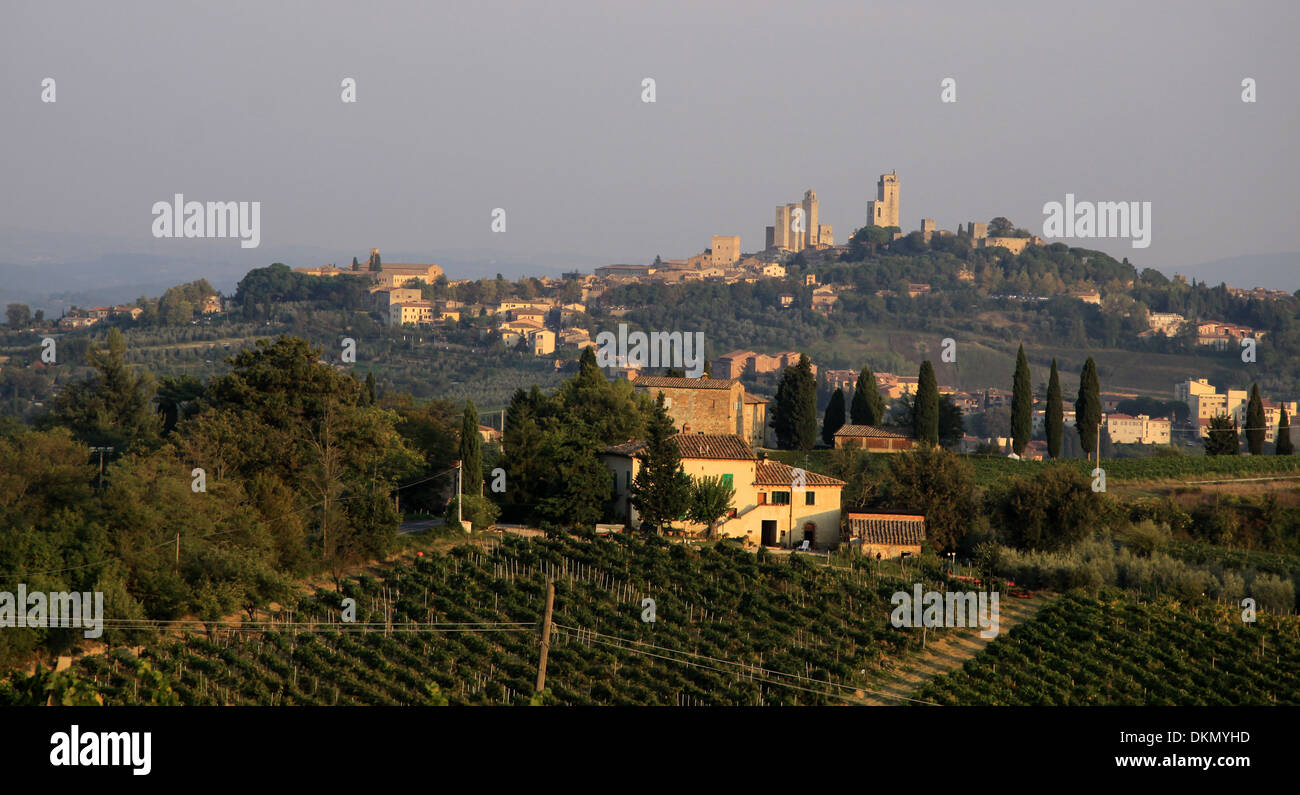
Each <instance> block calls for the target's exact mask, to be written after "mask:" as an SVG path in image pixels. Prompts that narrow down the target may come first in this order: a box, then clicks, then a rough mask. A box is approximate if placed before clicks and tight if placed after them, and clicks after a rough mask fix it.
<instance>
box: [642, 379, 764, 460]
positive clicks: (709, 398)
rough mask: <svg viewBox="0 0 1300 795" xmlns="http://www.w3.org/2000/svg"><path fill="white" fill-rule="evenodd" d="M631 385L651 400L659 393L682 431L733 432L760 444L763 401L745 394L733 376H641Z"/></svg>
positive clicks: (666, 408) (690, 432) (670, 415)
mask: <svg viewBox="0 0 1300 795" xmlns="http://www.w3.org/2000/svg"><path fill="white" fill-rule="evenodd" d="M632 386H633V387H634V388H635V389H636V391H638V392H641V393H643V394H646V395H649V397H650V399H651V400H654V399H655V398H657V397H658V396H659V394H660V393H662V394H663V396H664V409H665V410H667V412H668V416H669V417H672V419H673V423H674V424H675V425H676V426H677V427H678V428H679V429H681V432H682V433H684V434H695V433H705V434H736V435H737V436H739V437H740V438H742V439H744V440H745V443H746V444H747V445H750V446H752V447H761V446H763V442H764V439H765V436H766V432H767V401H766V400H763V399H762V398H759V397H755V396H753V395H749V394H746V392H745V387H744V385H743V384H741V383H740V381H738V380H736V379H734V378H674V377H666V376H643V377H640V378H636V379H635V380H633V381H632Z"/></svg>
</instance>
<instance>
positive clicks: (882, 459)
mask: <svg viewBox="0 0 1300 795" xmlns="http://www.w3.org/2000/svg"><path fill="white" fill-rule="evenodd" d="M768 455H769V456H771V457H772V458H774V459H776V460H778V461H781V462H782V463H785V464H789V465H790V466H797V467H803V468H805V469H808V470H809V471H812V472H821V473H823V474H831V475H833V474H835V473H834V472H833V471H831V451H829V450H810V451H806V452H803V451H797V450H780V451H768ZM889 458H890V457H889V456H887V455H873V456H868V459H867V464H868V466H869V471H870V472H872V473H874V474H876V475H880V476H883V475H884V474H885V473H886V472H887V471H888V468H889ZM962 458H963V459H964V460H966V461H969V462H970V464H971V466H972V467H973V468H974V470H975V481H976V483H977V484H978V485H979V486H982V487H988V486H991V485H993V484H995V483H998V482H1000V481H1003V480H1005V479H1006V478H1009V477H1016V476H1032V475H1036V474H1038V473H1039V472H1041V471H1042V469H1043V468H1044V467H1048V466H1052V465H1053V464H1054V463H1057V462H1053V461H1016V460H1014V459H1010V458H1005V457H1003V456H985V455H964V456H962ZM1060 463H1065V464H1068V465H1070V466H1072V467H1074V468H1075V469H1077V470H1078V471H1079V472H1080V473H1081V474H1083V475H1090V473H1091V472H1092V470H1093V467H1095V466H1096V463H1095V462H1092V461H1088V460H1085V459H1077V458H1076V459H1066V460H1063V461H1062V462H1060ZM1101 465H1102V468H1103V469H1105V470H1106V479H1107V481H1108V482H1109V483H1118V484H1123V483H1125V482H1130V483H1139V482H1145V481H1158V480H1181V481H1197V480H1215V479H1235V478H1253V477H1274V476H1296V478H1297V480H1296V483H1297V484H1300V456H1286V455H1280V456H1279V455H1259V456H1249V455H1226V456H1201V455H1179V456H1169V457H1153V458H1103V459H1102V462H1101Z"/></svg>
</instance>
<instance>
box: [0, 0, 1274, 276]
mask: <svg viewBox="0 0 1300 795" xmlns="http://www.w3.org/2000/svg"><path fill="white" fill-rule="evenodd" d="M882 6H883V7H882ZM1297 8H1300V4H1297V3H1295V2H1270V3H1265V2H1245V3H1233V2H1226V3H1216V4H1207V3H1192V2H1176V3H1175V2H1162V3H1134V2H1132V0H1125V1H1124V2H1114V3H1111V2H1088V3H1070V4H1055V3H1051V4H1048V3H1042V2H1037V1H1035V2H1024V3H997V2H980V3H971V2H964V1H963V2H954V3H921V2H905V3H890V4H878V3H870V2H865V0H849V1H848V2H838V1H837V0H819V1H818V2H810V3H789V2H781V3H769V2H737V3H713V2H707V1H705V0H688V1H687V2H674V1H667V0H654V1H653V2H609V3H596V2H582V3H578V2H563V1H562V0H555V1H552V2H543V3H528V4H522V3H521V4H515V3H509V4H507V3H491V2H480V1H479V0H474V1H473V2H459V3H396V2H365V3H359V2H347V3H342V2H295V3H289V2H273V1H266V2H252V3H244V2H230V0H223V2H220V3H212V2H208V3H175V2H159V3H152V2H150V3H103V2H67V3H65V2H57V3H51V2H48V1H38V2H14V1H13V0H5V2H4V6H3V10H2V11H0V108H3V114H2V115H0V118H3V124H0V185H3V186H4V187H3V190H0V227H3V228H4V229H8V230H10V231H11V232H18V233H28V232H31V233H39V234H40V235H44V236H45V237H46V238H49V239H54V240H58V239H60V238H59V236H60V235H63V234H65V233H66V234H68V235H74V234H75V235H76V236H78V237H79V238H82V239H84V238H87V237H88V238H90V239H91V240H96V239H99V238H102V239H103V240H105V241H106V242H105V243H104V244H103V246H104V251H105V253H108V252H120V251H123V250H131V251H141V252H144V251H148V252H152V253H174V254H176V255H178V256H182V255H184V256H188V255H190V254H192V253H193V252H195V251H199V250H200V249H199V248H198V247H200V246H203V249H202V250H204V251H208V252H215V253H217V254H219V255H229V256H230V257H231V258H232V259H233V258H239V259H240V260H241V261H242V260H247V259H251V260H253V261H255V262H257V263H259V264H264V263H266V262H270V261H273V260H275V259H285V254H284V252H287V251H291V250H293V249H294V247H303V246H312V247H318V248H319V249H321V250H323V251H326V252H329V259H328V260H325V261H338V262H340V263H342V262H344V261H347V260H349V259H350V257H351V256H352V255H353V254H358V255H362V256H364V253H365V251H366V250H368V249H369V248H370V247H372V246H376V247H379V248H380V249H381V251H384V252H417V253H419V254H423V255H425V256H427V257H428V258H430V259H431V260H432V261H438V259H439V258H441V257H450V256H451V254H452V253H453V252H455V253H457V254H459V255H462V256H463V255H469V254H472V255H474V256H481V257H493V256H500V257H503V258H507V259H515V260H519V259H520V258H523V259H526V260H531V261H536V262H539V263H542V264H547V265H564V264H568V263H582V264H584V265H586V266H587V267H590V264H592V263H595V264H599V263H601V262H645V261H648V260H650V259H652V258H653V257H654V256H655V255H656V254H662V255H663V256H664V257H665V258H670V257H685V256H689V255H691V254H694V253H697V252H699V251H701V250H702V249H704V248H705V247H706V246H707V245H708V244H709V238H710V236H711V235H713V234H738V235H740V237H741V246H742V249H743V250H744V251H754V250H757V249H759V248H761V247H762V243H763V228H764V226H766V225H768V224H771V223H772V222H773V210H774V207H775V206H776V205H777V204H782V203H785V202H794V201H798V200H799V199H800V198H801V197H802V195H803V191H804V190H805V189H807V188H813V189H815V190H816V191H817V193H818V197H819V198H820V200H821V220H822V223H829V224H832V225H833V226H834V228H835V235H836V239H837V242H842V241H843V240H844V238H845V237H846V235H847V234H849V233H851V232H852V230H853V229H855V228H856V227H858V226H861V225H862V224H863V223H864V218H865V211H866V202H867V201H868V199H871V198H874V190H875V182H876V179H877V177H878V175H879V174H880V173H881V172H883V171H888V170H890V169H897V170H898V173H899V176H900V179H901V183H902V202H901V204H902V216H903V227H904V229H906V230H911V229H915V228H917V227H918V226H919V224H920V220H921V218H922V217H933V218H935V219H937V221H938V224H939V226H940V227H941V228H947V229H952V228H954V227H955V226H956V225H957V224H958V223H961V222H965V221H968V220H976V221H987V220H988V219H989V218H991V217H992V216H995V215H1006V216H1008V217H1010V218H1011V219H1012V220H1013V221H1014V222H1016V223H1017V224H1018V225H1020V226H1024V227H1026V228H1028V229H1030V230H1031V231H1033V232H1038V233H1041V231H1042V221H1043V214H1042V206H1043V204H1044V202H1047V201H1052V200H1056V201H1061V200H1063V198H1064V196H1065V194H1066V193H1073V194H1075V195H1076V196H1077V197H1078V198H1079V199H1086V200H1097V201H1111V200H1129V201H1150V202H1151V203H1152V216H1153V218H1152V244H1151V246H1150V247H1149V248H1146V249H1140V250H1139V249H1132V248H1131V247H1130V246H1129V243H1128V242H1127V241H1123V240H1108V241H1101V240H1099V241H1084V240H1079V241H1072V242H1074V243H1076V244H1078V245H1086V246H1090V247H1097V248H1102V249H1104V250H1107V251H1109V252H1110V253H1112V254H1114V255H1115V256H1117V257H1118V256H1128V257H1129V259H1130V261H1131V262H1133V263H1134V264H1135V265H1137V266H1138V267H1139V268H1141V267H1145V266H1152V267H1157V268H1160V269H1161V270H1164V271H1166V272H1168V273H1172V272H1173V271H1175V270H1179V269H1183V268H1185V267H1186V266H1188V265H1192V264H1195V263H1201V262H1205V261H1208V260H1215V259H1219V258H1226V257H1231V256H1235V255H1239V254H1265V253H1274V252H1296V251H1300V226H1298V225H1297V223H1296V214H1297V212H1296V211H1297V201H1296V199H1295V190H1296V186H1297V184H1298V183H1300V155H1298V154H1297V152H1296V146H1297V141H1298V139H1300V136H1298V135H1297V133H1298V132H1300V124H1298V122H1297V118H1298V115H1300V114H1298V111H1297V107H1298V102H1297V92H1296V89H1295V81H1296V80H1297V79H1298V78H1300V55H1297V47H1296V40H1297V34H1298V33H1300V24H1297V23H1298V21H1300V11H1297ZM46 77H53V78H55V80H56V81H57V102H55V103H53V104H46V103H42V102H41V99H40V95H41V81H42V79H44V78H46ZM345 77H352V78H355V79H356V80H357V96H358V101H357V102H356V103H355V104H344V103H343V102H341V101H340V93H341V90H342V89H341V87H340V82H341V81H342V80H343V78H345ZM645 77H651V78H654V79H655V80H656V82H657V97H656V99H657V101H656V102H655V103H653V104H647V103H643V102H642V101H641V81H642V79H643V78H645ZM945 77H952V78H954V79H955V80H956V83H957V102H956V103H954V104H943V103H941V102H940V81H941V80H942V79H943V78H945ZM1245 77H1252V78H1254V79H1255V80H1256V81H1257V86H1258V89H1257V90H1258V101H1257V102H1256V103H1254V104H1246V103H1243V102H1242V101H1241V92H1242V88H1241V81H1242V79H1243V78H1245ZM175 193H183V194H185V196H186V198H187V199H193V200H199V201H209V200H214V201H215V200H222V201H226V200H236V201H260V202H261V203H262V216H261V227H262V229H261V247H260V248H259V249H257V250H256V251H253V252H241V251H240V249H239V244H238V242H237V241H235V240H230V241H222V242H220V243H218V244H211V243H207V242H206V241H193V240H183V239H181V240H161V241H157V240H154V239H153V238H152V236H151V233H150V229H151V223H152V220H153V217H152V215H151V209H150V208H151V206H152V205H153V203H154V202H156V201H160V200H170V199H171V197H172V195H173V194H175ZM496 207H501V208H504V209H505V210H506V212H507V231H506V233H504V234H494V233H493V232H492V231H491V212H492V209H493V208H496ZM110 240H111V243H110V242H107V241H110ZM205 243H207V245H205ZM49 245H50V246H52V247H53V249H52V250H53V256H54V257H55V258H57V256H58V252H57V250H56V249H57V246H56V245H55V244H49ZM124 247H125V248H124ZM29 253H30V252H28V251H26V250H24V252H23V253H22V255H21V256H19V255H16V254H14V252H12V251H9V252H7V251H6V247H5V241H4V240H3V239H2V238H0V263H4V262H11V263H12V262H18V263H19V264H23V263H22V262H21V260H22V259H23V258H24V257H27V258H28V259H31V257H30V256H29ZM388 259H389V260H390V261H393V257H392V256H390V257H388ZM290 264H293V265H295V266H297V265H308V264H319V263H316V262H303V261H294V262H291V263H290ZM139 275H140V276H141V278H142V279H143V278H144V277H146V276H148V274H139ZM450 275H451V276H452V277H453V278H454V277H456V276H457V275H458V274H456V273H454V272H453V273H451V274H450ZM1231 277H1232V274H1230V273H1228V274H1224V275H1223V278H1226V279H1228V280H1229V281H1230V282H1231V281H1232V278H1231ZM1296 287H1300V277H1297V278H1296V279H1295V283H1294V284H1292V285H1291V289H1295V288H1296Z"/></svg>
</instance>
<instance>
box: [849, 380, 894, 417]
mask: <svg viewBox="0 0 1300 795" xmlns="http://www.w3.org/2000/svg"><path fill="white" fill-rule="evenodd" d="M884 417H885V402H884V400H883V399H882V398H881V397H880V387H879V386H877V384H876V377H875V376H874V375H872V373H871V370H869V369H868V368H866V367H863V368H862V372H861V373H859V374H858V381H857V383H856V384H854V385H853V403H852V405H851V406H850V409H849V421H850V422H851V423H853V424H854V425H879V424H880V423H881V421H882V420H883V419H884Z"/></svg>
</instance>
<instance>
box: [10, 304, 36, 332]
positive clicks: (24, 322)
mask: <svg viewBox="0 0 1300 795" xmlns="http://www.w3.org/2000/svg"><path fill="white" fill-rule="evenodd" d="M5 317H6V318H8V320H9V328H26V327H27V326H30V325H31V323H32V310H31V308H30V307H28V306H27V304H9V305H8V306H6V307H5Z"/></svg>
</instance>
